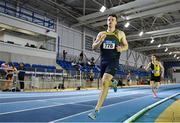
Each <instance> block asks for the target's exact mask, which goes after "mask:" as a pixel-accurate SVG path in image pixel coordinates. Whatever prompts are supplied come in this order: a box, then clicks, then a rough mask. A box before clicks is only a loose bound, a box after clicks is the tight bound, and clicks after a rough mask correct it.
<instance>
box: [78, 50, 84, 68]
mask: <svg viewBox="0 0 180 123" xmlns="http://www.w3.org/2000/svg"><path fill="white" fill-rule="evenodd" d="M85 61H86V55H85V54H84V53H83V51H82V52H81V53H80V54H79V64H80V65H81V66H84V63H85Z"/></svg>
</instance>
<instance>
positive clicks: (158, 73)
mask: <svg viewBox="0 0 180 123" xmlns="http://www.w3.org/2000/svg"><path fill="white" fill-rule="evenodd" d="M149 68H150V70H151V81H150V84H151V87H152V92H153V95H154V97H157V91H158V88H159V86H160V81H161V78H162V77H163V75H164V67H163V66H162V64H161V63H160V62H159V61H157V60H156V57H155V56H154V55H152V56H151V62H150V63H149V64H148V65H147V67H146V68H145V69H146V70H148V69H149Z"/></svg>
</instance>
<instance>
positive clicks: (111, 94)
mask: <svg viewBox="0 0 180 123" xmlns="http://www.w3.org/2000/svg"><path fill="white" fill-rule="evenodd" d="M118 94H121V96H128V95H131V94H141V93H139V92H131V93H130V92H128V93H127V92H126V93H125V92H124V93H110V94H109V95H108V98H113V97H121V96H119V95H118ZM143 94H144V93H143ZM98 96H99V93H97V95H95V94H94V95H81V96H74V97H64V98H60V97H57V98H51V99H35V100H27V101H14V102H4V103H0V105H1V104H14V103H24V102H35V101H42V100H46V101H52V100H56V99H59V100H61V99H74V98H85V97H98Z"/></svg>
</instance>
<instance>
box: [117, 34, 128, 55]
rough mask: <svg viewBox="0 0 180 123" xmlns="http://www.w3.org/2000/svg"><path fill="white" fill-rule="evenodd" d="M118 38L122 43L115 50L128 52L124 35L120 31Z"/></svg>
mask: <svg viewBox="0 0 180 123" xmlns="http://www.w3.org/2000/svg"><path fill="white" fill-rule="evenodd" d="M119 37H120V39H121V41H122V46H117V47H116V49H117V51H118V52H123V51H126V50H128V42H127V40H126V35H125V34H124V32H122V31H120V32H119Z"/></svg>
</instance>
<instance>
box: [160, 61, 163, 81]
mask: <svg viewBox="0 0 180 123" xmlns="http://www.w3.org/2000/svg"><path fill="white" fill-rule="evenodd" d="M159 65H160V67H161V77H162V78H163V77H164V67H163V65H162V64H161V62H159Z"/></svg>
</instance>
